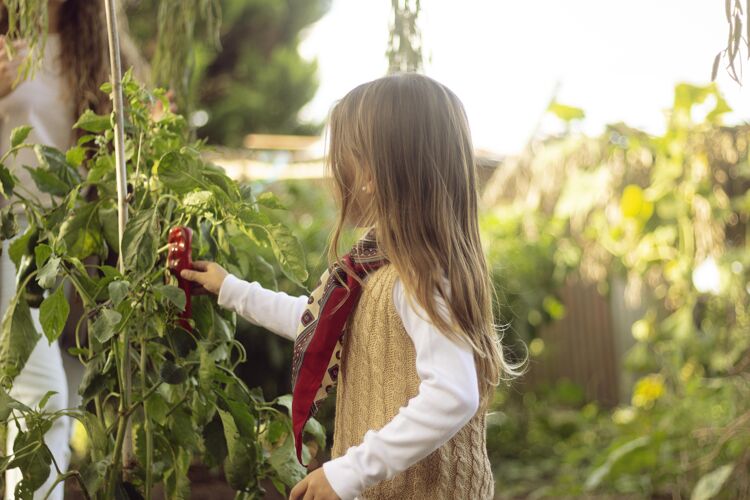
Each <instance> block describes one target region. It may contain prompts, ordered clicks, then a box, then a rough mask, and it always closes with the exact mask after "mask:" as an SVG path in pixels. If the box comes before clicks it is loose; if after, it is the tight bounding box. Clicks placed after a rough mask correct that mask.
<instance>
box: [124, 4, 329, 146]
mask: <svg viewBox="0 0 750 500" xmlns="http://www.w3.org/2000/svg"><path fill="white" fill-rule="evenodd" d="M330 3H331V0H221V11H222V12H221V16H222V21H221V31H220V44H221V47H220V48H217V47H216V44H215V42H214V40H212V39H211V38H210V37H209V36H206V34H205V33H203V34H201V33H196V40H200V41H198V42H196V43H194V44H193V47H192V53H193V61H192V62H191V64H193V66H194V69H195V71H194V72H193V75H192V77H191V79H190V83H191V84H190V91H189V95H188V99H187V100H188V101H189V102H190V103H191V105H190V106H189V107H190V108H192V109H196V110H198V111H199V112H198V113H197V114H196V115H194V118H195V119H194V120H193V124H194V125H196V126H197V127H198V135H199V136H200V137H204V138H206V139H207V140H208V141H209V142H212V143H220V144H224V145H227V146H239V145H241V143H242V139H243V137H244V136H245V135H246V134H248V133H251V132H260V133H296V134H305V133H315V132H317V131H318V130H319V128H320V124H310V123H300V121H299V119H298V116H297V115H298V112H299V110H300V109H301V108H302V107H303V106H304V105H305V104H306V103H307V102H308V101H309V100H310V99H312V97H313V96H314V95H315V91H316V90H317V87H318V81H317V68H318V66H317V61H315V60H312V61H307V60H305V59H303V58H302V57H301V56H300V55H299V53H298V45H299V41H300V33H301V32H302V31H303V30H304V29H305V28H306V27H308V26H309V25H311V24H312V23H314V22H315V21H317V20H318V19H320V18H321V17H322V16H323V14H325V13H326V12H327V10H328V8H329V7H330ZM178 10H179V9H178ZM156 11H157V7H156V6H155V5H154V4H153V3H152V2H145V1H142V0H129V1H128V2H127V13H128V19H129V22H130V28H131V31H132V33H133V37H134V38H135V39H136V40H137V41H138V42H139V43H140V45H141V47H142V50H143V51H144V53H145V55H146V56H147V57H149V58H151V57H152V56H153V55H154V53H155V51H156V45H155V34H156V32H157V30H156V29H155V20H157V19H158V17H159V16H157V12H156ZM156 83H158V84H164V82H156ZM200 111H205V113H206V114H203V113H201V112H200Z"/></svg>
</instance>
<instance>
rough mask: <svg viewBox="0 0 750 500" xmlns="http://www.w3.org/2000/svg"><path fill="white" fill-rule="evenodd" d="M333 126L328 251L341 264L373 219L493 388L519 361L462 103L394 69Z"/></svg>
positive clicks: (403, 270)
mask: <svg viewBox="0 0 750 500" xmlns="http://www.w3.org/2000/svg"><path fill="white" fill-rule="evenodd" d="M328 133H329V136H330V141H329V154H328V166H329V169H330V171H331V174H332V177H333V181H334V182H333V184H334V192H335V194H336V197H337V199H338V202H339V207H340V209H341V210H340V214H339V220H338V223H337V224H336V227H335V229H334V231H333V233H332V237H331V245H330V254H329V259H330V260H331V261H336V262H339V263H341V259H340V256H339V253H338V245H339V239H340V236H341V233H342V229H343V228H344V226H345V224H346V223H347V222H354V223H355V224H356V225H359V226H374V227H375V230H376V235H377V240H378V245H379V247H380V250H381V251H382V252H383V254H384V255H385V256H386V257H387V258H388V260H389V261H390V263H391V264H392V265H393V266H395V268H396V271H397V273H398V275H399V277H400V279H401V281H402V283H403V285H404V288H405V290H406V292H407V295H408V296H410V297H414V298H415V299H416V301H417V303H418V305H419V306H421V307H422V308H423V309H424V311H425V312H426V313H427V315H428V316H429V319H430V320H431V321H432V323H433V324H434V325H435V326H436V327H437V328H438V329H439V330H440V331H441V332H443V333H444V334H445V335H446V336H448V337H449V338H452V339H453V340H457V341H460V342H461V341H462V342H464V343H466V344H468V345H469V346H470V347H471V348H472V350H473V351H474V357H475V360H476V363H477V372H478V376H479V381H480V390H481V391H482V394H483V395H484V396H488V395H489V394H490V391H491V388H492V387H494V386H495V385H497V384H498V382H499V380H500V378H502V377H504V376H514V375H516V374H517V373H518V368H519V366H518V365H515V364H513V363H511V362H509V361H507V360H506V359H505V358H504V356H503V352H502V346H501V344H500V340H501V338H500V337H499V336H498V334H497V332H496V328H495V324H494V319H493V318H494V316H493V313H492V306H493V292H492V290H493V289H492V286H491V282H490V275H489V270H488V266H487V262H486V260H485V257H484V254H483V252H482V245H481V241H480V236H479V223H478V217H477V198H478V195H477V180H476V168H475V162H474V150H473V146H472V143H471V135H470V131H469V125H468V121H467V118H466V113H465V111H464V108H463V105H462V104H461V102H460V101H459V99H458V98H457V97H456V95H455V94H454V93H453V92H451V91H450V90H449V89H448V88H446V87H445V86H444V85H442V84H440V83H438V82H436V81H435V80H432V79H430V78H428V77H425V76H421V75H417V74H401V75H392V76H388V77H385V78H380V79H378V80H374V81H372V82H369V83H365V84H363V85H360V86H359V87H357V88H355V89H354V90H352V91H351V92H349V93H348V94H347V95H346V96H345V97H344V98H343V99H342V100H341V101H339V102H338V103H337V104H336V105H335V106H334V108H333V109H332V111H331V114H330V122H329V130H328ZM344 268H345V269H346V266H344ZM347 272H350V270H347ZM446 277H447V286H446V281H445V278H446ZM436 293H437V295H438V296H439V297H440V298H442V300H443V301H444V302H445V304H446V306H447V311H444V310H443V311H441V307H440V306H439V303H438V302H437V301H436V297H435V294H436ZM446 313H447V314H446Z"/></svg>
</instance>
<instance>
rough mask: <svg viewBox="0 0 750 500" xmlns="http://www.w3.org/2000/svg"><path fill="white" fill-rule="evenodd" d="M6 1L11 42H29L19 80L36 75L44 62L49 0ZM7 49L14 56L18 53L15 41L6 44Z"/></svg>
mask: <svg viewBox="0 0 750 500" xmlns="http://www.w3.org/2000/svg"><path fill="white" fill-rule="evenodd" d="M2 3H4V4H5V8H6V9H7V12H8V33H7V34H6V39H7V41H9V42H15V41H20V40H23V41H24V42H25V44H26V54H25V55H24V56H23V62H22V63H21V65H20V66H19V68H18V75H17V76H16V83H18V82H20V81H22V80H25V79H26V78H28V77H29V76H30V75H33V74H34V71H35V69H36V68H37V67H38V65H39V64H40V63H41V61H42V56H43V55H44V47H45V45H46V44H47V32H48V30H49V16H48V9H47V0H3V2H2ZM5 51H6V52H7V54H8V56H9V57H10V58H13V57H15V56H16V55H17V52H16V50H15V48H14V45H13V43H6V44H5Z"/></svg>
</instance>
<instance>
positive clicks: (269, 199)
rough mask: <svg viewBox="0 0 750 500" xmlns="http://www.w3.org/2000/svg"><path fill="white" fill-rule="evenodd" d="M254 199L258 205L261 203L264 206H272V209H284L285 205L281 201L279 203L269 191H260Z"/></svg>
mask: <svg viewBox="0 0 750 500" xmlns="http://www.w3.org/2000/svg"><path fill="white" fill-rule="evenodd" d="M255 201H256V202H257V203H258V205H262V206H264V207H266V208H272V209H277V210H285V209H286V207H285V206H284V204H283V203H281V201H280V200H279V198H278V197H277V196H276V195H275V194H274V193H271V192H268V191H267V192H265V193H261V194H260V196H258V198H256V200H255Z"/></svg>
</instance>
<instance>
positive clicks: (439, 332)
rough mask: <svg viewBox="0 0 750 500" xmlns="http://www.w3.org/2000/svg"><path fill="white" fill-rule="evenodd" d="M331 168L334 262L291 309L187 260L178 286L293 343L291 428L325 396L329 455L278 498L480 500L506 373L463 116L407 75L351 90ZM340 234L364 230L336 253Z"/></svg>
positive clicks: (486, 493) (509, 369)
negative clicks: (488, 433) (492, 420)
mask: <svg viewBox="0 0 750 500" xmlns="http://www.w3.org/2000/svg"><path fill="white" fill-rule="evenodd" d="M329 131H330V133H329V136H330V144H329V147H330V150H329V156H328V163H329V167H330V170H331V171H332V174H333V180H334V193H335V194H336V196H337V199H338V201H339V207H340V209H341V214H340V217H339V222H338V224H337V226H336V228H335V229H334V232H333V238H332V241H331V259H330V261H331V265H330V267H329V270H328V271H327V272H326V274H324V276H323V277H322V278H321V284H320V286H319V287H318V288H317V289H316V290H315V291H313V293H312V294H311V296H309V297H305V296H303V297H290V296H288V295H286V294H284V293H277V292H273V291H269V290H265V289H263V288H262V287H261V286H260V285H259V284H258V283H256V282H253V283H248V282H246V281H242V280H240V279H239V278H237V277H235V276H233V275H229V274H227V272H226V271H225V270H224V269H223V268H222V267H221V266H219V265H218V264H215V263H212V262H205V261H199V262H195V263H194V269H193V270H185V271H183V272H182V275H183V277H184V278H186V279H189V280H192V281H195V282H197V283H198V284H200V285H201V286H202V287H203V288H204V289H206V290H207V291H209V292H211V293H214V294H217V295H218V302H219V305H221V306H223V307H226V308H229V309H231V310H234V311H236V312H237V313H238V314H239V315H241V316H243V317H245V318H247V319H248V320H249V321H251V322H253V323H256V324H259V325H261V326H264V327H266V328H267V329H269V330H270V331H272V332H274V333H276V334H278V335H281V336H283V337H285V338H288V339H290V340H293V341H294V362H293V366H292V370H293V377H294V379H295V382H294V395H293V396H294V397H293V403H292V425H293V429H294V433H295V435H294V437H295V441H296V444H297V450H298V458H299V457H301V455H300V452H299V450H300V446H301V438H302V431H303V429H304V424H305V422H306V420H307V418H309V416H310V415H311V414H312V413H313V412H314V408H315V407H316V406H317V404H318V403H319V402H320V401H321V400H322V398H324V397H325V395H326V394H327V393H329V392H330V391H331V390H333V387H334V385H335V384H336V383H337V384H338V388H337V391H338V395H337V399H336V416H335V419H336V420H335V431H334V442H333V451H332V456H333V459H332V460H331V461H329V462H326V463H325V464H323V467H321V468H319V469H317V470H314V471H312V472H311V473H310V474H309V475H308V476H307V477H306V478H305V479H304V480H302V481H301V482H300V483H298V484H297V485H296V486H295V487H294V488H293V489H292V491H291V496H290V500H302V499H303V498H304V500H337V499H339V498H340V499H343V500H352V499H355V498H361V499H363V500H364V499H373V500H374V499H377V500H396V499H400V500H412V499H413V500H416V499H425V498H433V499H435V500H448V499H456V498H471V499H472V500H489V499H491V498H492V497H493V492H494V481H493V478H492V471H491V467H490V464H489V460H488V458H487V451H486V445H485V413H486V409H487V407H488V402H489V400H490V398H491V395H492V393H493V387H494V386H495V385H496V384H497V383H498V381H499V379H500V377H501V376H503V375H505V376H510V375H514V374H515V373H516V372H517V369H518V368H519V367H518V366H516V365H514V364H512V363H510V362H507V361H506V360H505V359H504V357H503V355H502V350H501V348H500V346H499V340H498V338H497V335H496V332H495V328H494V322H493V312H492V292H491V284H490V278H489V273H488V269H487V265H486V261H485V258H484V255H483V253H482V245H481V241H480V237H479V231H478V223H477V192H476V172H475V163H474V156H473V148H472V145H471V138H470V134H469V128H468V123H467V121H466V115H465V113H464V111H463V106H462V105H461V103H460V101H459V100H458V98H457V97H456V96H455V95H454V94H453V93H452V92H451V91H450V90H449V89H447V88H446V87H445V86H443V85H441V84H440V83H438V82H435V81H434V80H432V79H430V78H427V77H424V76H421V75H416V74H404V75H394V76H389V77H385V78H381V79H379V80H375V81H373V82H369V83H366V84H363V85H361V86H359V87H357V88H355V89H354V90H352V91H351V92H350V93H349V94H347V95H346V96H345V97H344V98H343V99H342V100H341V101H339V102H338V103H337V104H336V105H335V107H334V108H333V110H332V112H331V117H330V124H329ZM344 224H350V225H353V226H357V227H361V228H369V232H368V234H367V236H365V237H364V238H363V239H362V240H360V242H358V244H357V245H356V246H355V247H354V248H353V249H352V251H351V252H350V253H348V254H346V255H344V256H343V257H339V256H338V254H337V252H336V250H337V247H338V236H339V234H340V232H341V229H342V226H343V225H344Z"/></svg>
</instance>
